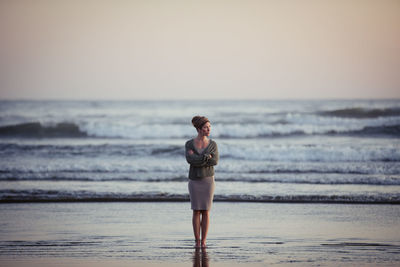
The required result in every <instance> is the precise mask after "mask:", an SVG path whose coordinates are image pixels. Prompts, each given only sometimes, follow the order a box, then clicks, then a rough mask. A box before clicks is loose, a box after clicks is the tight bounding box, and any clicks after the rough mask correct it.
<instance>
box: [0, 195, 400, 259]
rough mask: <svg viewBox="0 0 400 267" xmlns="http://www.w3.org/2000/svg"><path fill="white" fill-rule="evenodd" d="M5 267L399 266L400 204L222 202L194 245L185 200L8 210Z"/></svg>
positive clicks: (0, 255) (3, 234)
mask: <svg viewBox="0 0 400 267" xmlns="http://www.w3.org/2000/svg"><path fill="white" fill-rule="evenodd" d="M0 216H1V229H0V247H1V250H0V265H1V266H105V265H107V266H271V265H272V266H399V265H400V206H399V205H344V204H277V203H223V202H216V203H214V205H213V209H212V212H211V227H210V231H209V236H208V248H207V249H206V250H205V251H202V250H196V249H194V248H193V244H194V242H193V236H192V229H191V210H190V203H188V202H183V203H182V202H180V203H173V202H163V203H145V202H136V203H129V202H115V203H41V204H39V203H36V204H32V203H25V204H1V205H0Z"/></svg>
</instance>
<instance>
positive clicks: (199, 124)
mask: <svg viewBox="0 0 400 267" xmlns="http://www.w3.org/2000/svg"><path fill="white" fill-rule="evenodd" d="M207 122H210V121H209V120H208V119H207V118H206V117H204V116H194V117H193V119H192V124H193V126H194V127H195V128H196V129H201V128H203V125H204V124H206V123H207Z"/></svg>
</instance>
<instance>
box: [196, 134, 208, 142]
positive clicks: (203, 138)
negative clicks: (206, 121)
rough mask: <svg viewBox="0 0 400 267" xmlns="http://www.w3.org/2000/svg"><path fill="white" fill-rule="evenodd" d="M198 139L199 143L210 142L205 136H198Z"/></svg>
mask: <svg viewBox="0 0 400 267" xmlns="http://www.w3.org/2000/svg"><path fill="white" fill-rule="evenodd" d="M196 139H197V141H199V142H207V141H208V138H207V136H205V135H198V136H197V137H196Z"/></svg>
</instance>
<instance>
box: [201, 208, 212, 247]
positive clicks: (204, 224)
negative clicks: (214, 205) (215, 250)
mask: <svg viewBox="0 0 400 267" xmlns="http://www.w3.org/2000/svg"><path fill="white" fill-rule="evenodd" d="M209 225H210V214H209V212H208V210H202V211H201V247H203V248H205V247H206V239H207V233H208V226H209Z"/></svg>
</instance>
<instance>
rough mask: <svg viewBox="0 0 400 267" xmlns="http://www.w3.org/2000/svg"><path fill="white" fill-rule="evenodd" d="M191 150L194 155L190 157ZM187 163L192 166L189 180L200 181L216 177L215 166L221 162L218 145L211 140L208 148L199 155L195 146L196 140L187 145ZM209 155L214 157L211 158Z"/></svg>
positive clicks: (188, 142) (191, 140)
mask: <svg viewBox="0 0 400 267" xmlns="http://www.w3.org/2000/svg"><path fill="white" fill-rule="evenodd" d="M189 150H192V151H193V154H191V155H189ZM185 154H186V161H187V162H188V163H189V164H190V168H189V179H192V180H198V179H201V178H204V177H209V176H213V175H214V166H215V165H217V163H218V160H219V155H218V147H217V143H215V142H214V141H213V140H211V139H210V142H209V144H208V146H207V147H206V148H205V149H204V150H203V151H202V152H201V153H199V152H198V151H197V149H196V148H195V146H194V139H190V140H189V141H187V142H186V144H185ZM209 155H211V156H212V157H211V158H209Z"/></svg>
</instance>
